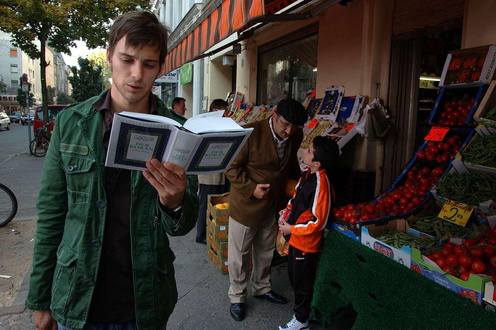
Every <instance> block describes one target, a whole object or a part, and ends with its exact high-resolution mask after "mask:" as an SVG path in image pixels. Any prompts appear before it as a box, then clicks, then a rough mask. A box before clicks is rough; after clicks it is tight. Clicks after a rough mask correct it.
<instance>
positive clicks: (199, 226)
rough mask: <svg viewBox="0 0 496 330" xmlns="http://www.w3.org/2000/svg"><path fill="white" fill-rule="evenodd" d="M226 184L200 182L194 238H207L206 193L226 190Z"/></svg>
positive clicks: (198, 239) (200, 239)
mask: <svg viewBox="0 0 496 330" xmlns="http://www.w3.org/2000/svg"><path fill="white" fill-rule="evenodd" d="M227 190H228V189H227V186H226V185H212V184H200V189H199V191H198V200H199V203H200V204H199V208H198V218H197V220H196V240H197V241H204V240H206V238H207V222H206V221H207V203H208V195H213V194H223V193H225V192H226V191H227Z"/></svg>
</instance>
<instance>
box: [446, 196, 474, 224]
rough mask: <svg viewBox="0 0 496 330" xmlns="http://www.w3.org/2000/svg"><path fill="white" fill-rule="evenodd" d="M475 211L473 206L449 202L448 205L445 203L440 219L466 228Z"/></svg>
mask: <svg viewBox="0 0 496 330" xmlns="http://www.w3.org/2000/svg"><path fill="white" fill-rule="evenodd" d="M473 211H474V208H473V207H472V206H468V205H467V204H463V203H457V202H454V201H451V200H447V201H446V203H444V205H443V208H442V209H441V211H440V212H439V214H438V217H439V218H441V219H443V220H446V221H449V222H451V223H454V224H457V225H459V226H462V227H465V225H466V224H467V222H468V219H469V218H470V215H471V214H472V212H473Z"/></svg>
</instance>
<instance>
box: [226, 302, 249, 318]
mask: <svg viewBox="0 0 496 330" xmlns="http://www.w3.org/2000/svg"><path fill="white" fill-rule="evenodd" d="M229 311H230V312H231V316H232V318H233V319H235V320H236V321H243V319H244V318H245V315H246V310H245V304H242V303H239V304H231V308H230V310H229Z"/></svg>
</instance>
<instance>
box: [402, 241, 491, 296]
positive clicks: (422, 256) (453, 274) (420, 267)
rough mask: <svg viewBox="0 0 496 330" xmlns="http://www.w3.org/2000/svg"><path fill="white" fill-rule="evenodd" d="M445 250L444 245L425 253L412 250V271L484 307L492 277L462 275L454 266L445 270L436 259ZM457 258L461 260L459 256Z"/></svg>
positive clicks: (446, 267)
mask: <svg viewBox="0 0 496 330" xmlns="http://www.w3.org/2000/svg"><path fill="white" fill-rule="evenodd" d="M450 243H451V242H450ZM443 248H444V246H443V245H440V246H437V247H434V248H431V249H427V250H424V251H421V250H419V249H416V248H412V264H411V269H412V270H414V271H416V272H418V273H419V274H421V275H422V276H424V277H426V278H428V279H430V280H432V281H434V282H436V283H438V284H440V285H442V286H444V287H446V288H448V289H450V290H452V291H454V292H456V293H457V294H459V295H461V296H464V297H466V298H469V299H470V300H472V301H473V302H475V303H476V304H478V305H482V299H483V296H484V291H485V284H486V283H487V282H489V281H491V276H488V275H485V274H471V273H469V272H468V271H466V272H463V275H462V273H460V272H459V270H458V269H459V268H455V267H453V266H443V268H444V269H443V268H441V267H440V266H439V265H438V263H439V264H441V262H440V261H439V260H438V259H436V257H435V253H438V254H439V253H441V256H442V250H443ZM428 256H429V257H428ZM457 257H458V259H459V256H457ZM439 258H442V257H439ZM448 258H449V257H446V259H448ZM446 259H444V260H445V261H444V263H446V262H450V261H449V259H448V261H446ZM436 260H438V261H436ZM481 267H482V266H481Z"/></svg>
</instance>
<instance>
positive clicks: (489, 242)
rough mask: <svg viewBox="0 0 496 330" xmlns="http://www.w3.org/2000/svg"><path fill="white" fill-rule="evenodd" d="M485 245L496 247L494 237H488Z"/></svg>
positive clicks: (495, 237)
mask: <svg viewBox="0 0 496 330" xmlns="http://www.w3.org/2000/svg"><path fill="white" fill-rule="evenodd" d="M493 229H494V228H493ZM491 232H492V229H491ZM487 244H489V245H492V246H496V236H491V237H489V238H488V239H487Z"/></svg>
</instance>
